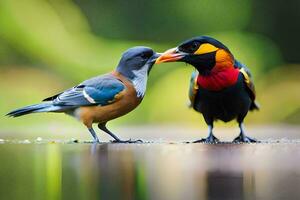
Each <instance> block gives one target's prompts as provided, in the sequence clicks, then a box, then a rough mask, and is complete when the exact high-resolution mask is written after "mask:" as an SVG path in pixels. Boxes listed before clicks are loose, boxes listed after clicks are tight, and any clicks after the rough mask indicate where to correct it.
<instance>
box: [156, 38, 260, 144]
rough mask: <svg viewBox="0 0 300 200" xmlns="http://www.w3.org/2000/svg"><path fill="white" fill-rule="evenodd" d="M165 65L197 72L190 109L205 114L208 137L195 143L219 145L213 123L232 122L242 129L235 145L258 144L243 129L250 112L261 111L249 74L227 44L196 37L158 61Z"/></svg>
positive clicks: (195, 73) (194, 74)
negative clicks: (181, 65) (176, 64)
mask: <svg viewBox="0 0 300 200" xmlns="http://www.w3.org/2000/svg"><path fill="white" fill-rule="evenodd" d="M163 62H185V63H188V64H191V65H192V66H194V67H195V68H196V71H195V72H193V73H192V77H191V85H190V90H189V98H190V102H191V106H192V107H193V108H194V109H195V110H196V111H198V112H200V113H202V115H203V117H204V120H205V122H206V124H207V125H208V133H209V135H208V137H207V138H204V139H201V140H197V141H195V142H207V143H216V142H218V141H219V140H218V138H216V137H215V136H214V135H213V131H212V130H213V122H214V121H215V120H222V121H224V122H228V121H231V120H233V119H236V120H237V122H238V123H239V127H240V134H239V136H238V137H236V138H235V139H234V142H257V140H255V139H253V138H250V137H248V136H246V135H245V130H244V125H243V121H244V118H245V117H246V115H247V113H248V111H249V110H255V109H258V104H257V103H256V102H255V89H254V84H253V81H252V79H251V74H250V71H249V69H248V68H247V67H246V66H245V65H243V64H241V63H240V62H239V61H237V60H236V59H235V58H234V56H233V55H232V53H231V52H230V50H229V49H228V48H227V47H226V46H225V45H224V44H222V43H221V42H219V41H218V40H216V39H214V38H211V37H208V36H200V37H195V38H192V39H189V40H187V41H185V42H183V43H182V44H180V45H179V46H178V47H176V48H172V49H169V50H167V51H166V52H165V53H163V54H162V55H161V56H160V57H159V58H157V60H156V63H157V64H159V63H163Z"/></svg>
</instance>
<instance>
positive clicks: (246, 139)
mask: <svg viewBox="0 0 300 200" xmlns="http://www.w3.org/2000/svg"><path fill="white" fill-rule="evenodd" d="M233 142H234V143H240V142H242V143H258V142H259V141H258V140H256V139H254V138H251V137H248V136H245V135H241V134H240V135H239V136H238V137H236V138H235V139H234V140H233Z"/></svg>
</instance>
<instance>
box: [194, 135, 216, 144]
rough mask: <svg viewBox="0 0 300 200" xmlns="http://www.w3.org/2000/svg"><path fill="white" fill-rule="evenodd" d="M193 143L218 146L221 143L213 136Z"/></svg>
mask: <svg viewBox="0 0 300 200" xmlns="http://www.w3.org/2000/svg"><path fill="white" fill-rule="evenodd" d="M193 143H207V144H217V143H219V139H218V138H216V137H215V136H213V135H212V136H208V137H207V138H203V139H200V140H196V141H194V142H193Z"/></svg>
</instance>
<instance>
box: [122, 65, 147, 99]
mask: <svg viewBox="0 0 300 200" xmlns="http://www.w3.org/2000/svg"><path fill="white" fill-rule="evenodd" d="M116 71H117V72H118V73H120V74H122V75H123V76H124V77H125V78H126V79H128V80H129V81H130V82H131V83H132V84H133V87H134V89H135V90H136V95H137V97H138V98H143V97H144V95H145V93H146V88H147V81H148V69H147V68H146V67H143V68H141V69H138V70H132V71H130V72H125V73H124V72H122V71H119V70H118V69H117V70H116Z"/></svg>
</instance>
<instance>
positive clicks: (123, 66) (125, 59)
mask: <svg viewBox="0 0 300 200" xmlns="http://www.w3.org/2000/svg"><path fill="white" fill-rule="evenodd" d="M158 57H159V54H157V53H155V52H154V51H153V50H152V49H151V48H149V47H143V46H137V47H132V48H130V49H128V50H127V51H125V52H124V53H123V55H122V58H121V60H120V62H119V64H118V67H117V71H118V72H120V73H121V74H122V75H124V76H125V77H126V78H128V79H130V80H133V79H135V78H136V76H137V75H142V74H144V75H145V76H147V75H148V73H149V72H150V70H151V68H152V66H153V64H154V62H155V60H156V58H158ZM140 72H146V73H140Z"/></svg>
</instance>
